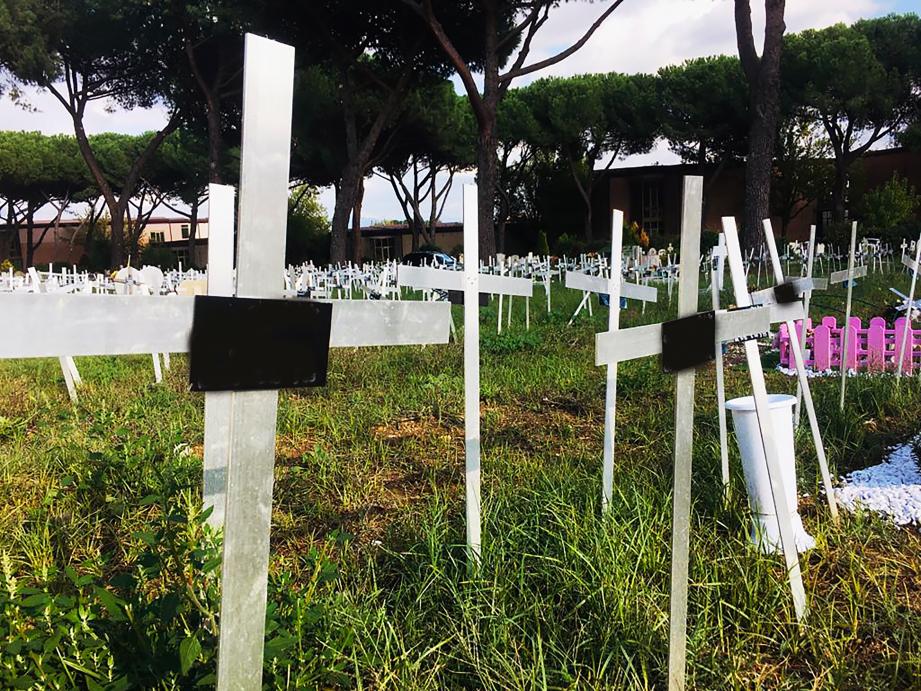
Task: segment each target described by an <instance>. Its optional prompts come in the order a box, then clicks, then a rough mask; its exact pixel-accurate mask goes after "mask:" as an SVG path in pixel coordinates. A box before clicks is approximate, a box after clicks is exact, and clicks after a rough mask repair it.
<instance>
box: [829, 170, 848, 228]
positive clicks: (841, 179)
mask: <svg viewBox="0 0 921 691" xmlns="http://www.w3.org/2000/svg"><path fill="white" fill-rule="evenodd" d="M848 167H849V166H848V163H847V162H846V161H844V160H843V159H836V160H835V179H834V181H833V182H832V186H831V218H832V221H834V222H835V223H844V221H845V220H846V218H845V216H846V212H847V204H846V201H847V172H848Z"/></svg>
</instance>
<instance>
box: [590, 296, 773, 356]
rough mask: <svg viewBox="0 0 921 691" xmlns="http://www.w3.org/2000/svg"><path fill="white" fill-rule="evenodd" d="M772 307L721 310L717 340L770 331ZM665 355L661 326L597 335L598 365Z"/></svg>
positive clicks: (728, 339) (721, 340)
mask: <svg viewBox="0 0 921 691" xmlns="http://www.w3.org/2000/svg"><path fill="white" fill-rule="evenodd" d="M770 319H771V308H770V307H768V306H759V307H751V308H748V309H742V310H718V311H717V313H716V340H717V342H718V343H722V342H724V341H735V340H739V339H744V338H746V337H749V338H754V337H755V336H757V335H760V334H763V333H765V332H766V331H768V330H769V329H770ZM661 352H662V325H661V324H650V325H649V326H637V327H634V328H632V329H623V330H619V331H608V332H606V333H600V334H596V335H595V365H598V366H600V365H612V364H614V363H617V362H620V361H622V360H634V359H636V358H640V357H645V356H647V355H658V354H659V353H661Z"/></svg>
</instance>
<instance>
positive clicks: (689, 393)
mask: <svg viewBox="0 0 921 691" xmlns="http://www.w3.org/2000/svg"><path fill="white" fill-rule="evenodd" d="M702 200H703V180H702V178H700V177H686V178H685V181H684V197H683V202H682V228H681V254H680V262H681V269H680V280H679V284H678V317H679V319H678V320H676V321H674V322H669V323H666V324H652V325H649V326H640V327H635V328H632V329H626V330H622V331H621V330H612V331H609V332H607V333H602V334H598V335H597V336H596V338H595V364H596V365H612V364H616V363H618V362H621V361H624V360H631V359H634V358H639V357H645V356H648V355H656V354H661V355H662V360H663V365H665V366H666V368H667V369H670V370H672V371H677V382H676V392H675V446H674V467H675V471H674V479H673V483H674V485H673V488H674V489H673V497H672V501H673V517H672V521H673V528H672V569H671V602H670V610H671V611H670V633H669V672H668V676H669V688H671V689H683V688H684V684H685V669H686V653H687V596H688V560H689V538H690V534H689V533H690V510H691V459H692V449H693V438H694V385H695V365H697V364H700V363H701V362H703V361H706V360H709V359H710V358H712V357H713V354H714V349H715V345H716V344H717V343H722V342H724V341H730V340H739V339H751V338H754V337H755V336H757V335H761V334H763V333H766V332H767V331H768V329H769V328H770V311H771V308H770V307H768V306H756V307H752V306H751V304H750V302H748V303H747V304H743V306H744V307H748V309H740V310H734V311H714V312H709V313H703V314H697V301H698V281H699V276H700V274H699V271H698V269H699V264H700V227H701V217H702V213H701V209H702ZM727 246H728V249H729V252H730V261H732V249H733V248H732V246H731V243H730V242H729V238H728V237H727ZM736 247H737V245H736ZM739 262H740V266H741V256H740V255H739ZM747 296H748V292H747V290H746V291H745V294H744V297H747ZM737 301H740V302H741V300H740V299H739V297H738V296H737ZM745 342H746V352H747V353H748V354H749V367H750V369H752V370H753V374H752V385H753V388H754V393H755V403H756V409H757V412H758V418H759V421H761V424H760V429H761V434H762V437H763V439H764V441H765V447H766V450H767V453H766V454H765V455H766V458H767V459H768V467H769V470H770V471H771V472H770V473H769V475H770V478H771V489H772V495H773V497H774V503H775V505H776V506H778V507H783V506H785V504H784V501H785V496H786V495H785V494H784V488H783V482H782V479H781V476H780V472H779V464H778V462H777V453H776V448H775V446H774V443H773V436H772V435H773V430H772V429H771V424H770V421H769V420H770V418H769V415H768V401H767V391H766V389H765V386H764V378H763V373H761V370H760V360H758V359H757V344H756V342H755V341H753V340H746V341H745ZM752 354H754V356H755V360H756V362H757V366H758V370H757V374H761V375H762V376H761V377H760V378H759V377H757V376H755V374H756V373H755V372H754V363H753V362H752ZM778 521H779V523H780V524H781V525H780V532H781V538H782V542H783V544H784V554H785V556H786V557H787V566H788V569H789V571H790V583H791V587H792V589H793V596H794V604H795V606H796V612H797V615H798V616H803V615H804V614H805V590H804V589H803V584H802V577H801V574H800V570H799V560H798V558H797V554H796V547H795V545H794V542H793V528H792V525H791V521H790V516H789V514H788V513H787V512H785V511H778Z"/></svg>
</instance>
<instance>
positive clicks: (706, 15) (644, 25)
mask: <svg viewBox="0 0 921 691" xmlns="http://www.w3.org/2000/svg"><path fill="white" fill-rule="evenodd" d="M918 4H919V3H918V0H787V4H786V24H787V31H788V32H796V31H801V30H803V29H807V28H821V27H825V26H829V25H831V24H835V23H837V22H847V23H850V22H853V21H855V20H857V19H860V18H862V17H875V16H880V15H885V14H888V13H890V12H911V11H915V12H917V11H918V10H919V7H918ZM606 5H607V0H604V1H602V0H596V1H595V2H585V1H584V0H583V1H575V2H568V3H564V4H563V5H561V6H560V7H558V8H556V9H555V10H552V11H551V14H550V18H549V20H548V21H547V23H546V24H545V25H544V26H543V28H542V29H541V30H540V32H539V33H538V34H537V36H536V37H535V39H534V42H533V45H532V49H531V56H530V58H529V61H528V62H529V63H530V62H534V61H537V60H540V59H543V58H546V57H549V56H551V55H554V54H556V53H557V52H559V51H560V50H563V49H565V48H566V47H568V46H569V45H571V44H572V43H574V42H575V41H576V40H577V39H578V38H579V36H581V35H582V33H583V32H584V31H585V29H586V27H587V26H589V25H590V24H591V23H592V22H593V21H594V20H595V18H596V17H597V16H598V14H599V13H600V12H602V11H603V8H604V7H605V6H606ZM752 6H753V17H754V26H755V35H756V40H758V39H757V37H758V36H762V35H763V29H764V6H763V3H760V2H759V1H758V0H753V1H752ZM735 52H736V42H735V24H734V20H733V0H626V1H625V2H624V3H623V4H622V5H621V7H619V8H618V9H617V10H616V11H615V12H614V13H613V14H612V15H611V16H610V17H609V18H608V19H607V21H606V22H605V23H604V24H603V25H602V26H601V27H600V28H599V29H598V30H597V31H596V32H595V34H594V35H593V36H592V38H591V39H590V40H589V41H588V42H587V43H586V44H585V45H584V46H583V47H582V49H581V50H580V51H578V52H577V53H575V54H574V55H572V56H570V57H569V58H567V59H566V60H564V61H563V62H561V63H558V64H556V65H554V66H552V67H550V68H547V69H546V70H542V71H541V72H539V73H536V74H535V75H533V76H529V77H530V79H536V78H540V77H544V76H551V75H553V76H569V75H574V74H584V73H590V72H611V71H618V72H625V73H633V72H654V71H655V70H657V69H658V68H659V67H662V66H664V65H669V64H675V63H680V62H682V61H684V60H687V59H689V58H695V57H701V56H706V55H716V54H720V53H726V54H735ZM528 81H529V79H522V80H519V81H516V82H515V83H514V86H523V85H525V84H527V82H528ZM458 90H459V91H460V86H459V85H458ZM26 96H27V100H28V101H29V103H30V105H31V106H32V110H30V111H25V110H23V109H22V108H20V107H18V106H17V105H15V104H13V103H12V102H10V100H9V99H8V98H6V97H4V98H3V99H2V100H0V129H5V130H38V131H41V132H43V133H45V134H54V133H67V134H72V133H73V129H72V124H71V121H70V119H69V117H68V115H67V114H66V112H65V111H64V109H63V107H62V106H61V105H60V104H59V103H58V102H57V101H56V100H55V99H54V98H53V97H52V96H51V95H49V94H46V93H44V92H40V91H33V90H27V91H26ZM165 120H166V118H165V111H164V110H163V109H162V108H152V109H147V110H145V109H135V110H130V111H125V110H121V109H114V110H113V109H110V108H108V107H107V104H106V103H104V102H95V103H92V104H91V105H90V106H89V107H88V108H87V114H86V118H85V126H86V129H87V131H88V132H89V133H91V134H95V133H98V132H106V131H112V132H124V133H140V132H144V131H148V130H153V129H158V128H159V127H161V126H162V125H163V124H164V123H165ZM676 161H677V158H676V157H675V156H674V154H672V153H671V152H670V151H669V150H668V147H667V146H666V145H664V144H662V145H660V146H658V147H657V148H656V149H654V150H653V151H652V152H650V153H648V154H643V155H639V156H631V157H628V158H626V159H623V160H621V161H619V162H618V163H616V164H615V165H616V166H632V165H647V164H652V163H662V164H667V163H674V162H676ZM468 182H473V174H472V173H465V174H459V175H456V176H455V180H454V187H453V188H452V190H451V193H450V196H449V198H448V201H447V203H446V205H445V209H444V213H443V215H442V220H444V221H455V220H460V216H461V186H462V185H463V184H464V183H468ZM334 199H335V197H334V195H333V193H332V190H331V189H327V190H323V191H322V193H321V200H322V201H323V203H324V205H325V206H326V208H327V210H328V212H329V213H330V214H332V207H333V203H334ZM395 218H402V212H401V210H400V206H399V204H398V203H397V201H396V199H395V198H394V196H393V190H392V189H391V187H390V184H389V183H388V182H387V181H385V180H382V179H380V178H376V177H373V178H371V179H369V180H367V181H366V184H365V198H364V203H363V209H362V220H363V222H365V223H368V222H373V221H375V220H381V219H395Z"/></svg>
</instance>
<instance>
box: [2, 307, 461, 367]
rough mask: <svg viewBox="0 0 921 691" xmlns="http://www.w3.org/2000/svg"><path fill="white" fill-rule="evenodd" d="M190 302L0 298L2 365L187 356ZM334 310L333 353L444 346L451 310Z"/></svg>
mask: <svg viewBox="0 0 921 691" xmlns="http://www.w3.org/2000/svg"><path fill="white" fill-rule="evenodd" d="M194 300H195V298H193V297H183V296H176V297H159V296H145V295H58V294H50V295H49V294H44V295H42V294H35V293H23V294H15V295H6V296H3V297H2V298H0V313H2V315H3V318H4V320H5V321H6V323H8V324H15V325H16V326H15V328H12V329H9V330H8V333H6V334H5V335H4V337H3V338H2V339H0V359H2V358H32V357H60V356H63V355H70V356H87V355H134V354H149V353H184V352H188V349H189V335H190V334H191V331H192V320H193V316H194ZM331 302H332V303H333V315H332V326H331V332H330V347H340V348H342V347H364V346H386V345H409V344H417V345H422V344H436V343H447V342H448V334H449V330H450V319H451V316H450V305H448V304H447V303H429V302H410V301H383V300H382V301H374V302H370V301H367V302H365V301H358V300H343V301H335V300H333V301H331Z"/></svg>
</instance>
